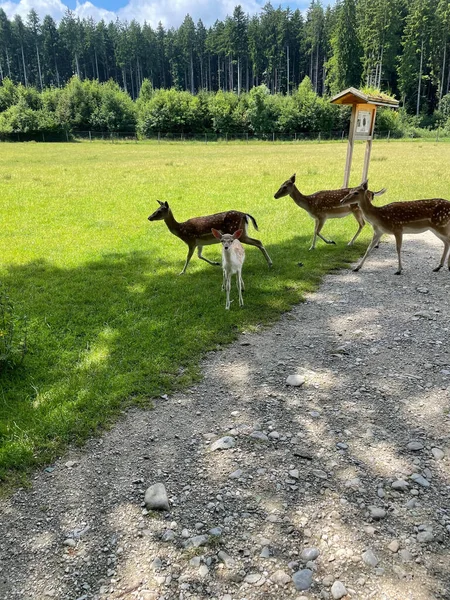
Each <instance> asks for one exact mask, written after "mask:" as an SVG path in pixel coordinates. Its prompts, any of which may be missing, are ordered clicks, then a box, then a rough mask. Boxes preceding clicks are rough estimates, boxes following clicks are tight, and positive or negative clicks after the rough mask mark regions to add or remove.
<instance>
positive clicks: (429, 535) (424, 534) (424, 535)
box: [417, 531, 434, 544]
mask: <svg viewBox="0 0 450 600" xmlns="http://www.w3.org/2000/svg"><path fill="white" fill-rule="evenodd" d="M433 540H434V535H433V532H432V531H419V533H418V534H417V541H418V542H420V543H421V544H427V543H428V542H432V541H433Z"/></svg>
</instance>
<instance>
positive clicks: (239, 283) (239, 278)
mask: <svg viewBox="0 0 450 600" xmlns="http://www.w3.org/2000/svg"><path fill="white" fill-rule="evenodd" d="M236 284H237V289H238V293H239V306H244V300H243V298H242V289H243V286H244V282H243V281H242V275H241V273H240V271H238V272H237V273H236Z"/></svg>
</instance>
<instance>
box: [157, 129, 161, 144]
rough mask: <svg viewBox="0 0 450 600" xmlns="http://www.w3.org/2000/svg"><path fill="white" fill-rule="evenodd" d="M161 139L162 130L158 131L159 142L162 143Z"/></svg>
mask: <svg viewBox="0 0 450 600" xmlns="http://www.w3.org/2000/svg"><path fill="white" fill-rule="evenodd" d="M160 141H161V132H160V131H158V144H159V143H160Z"/></svg>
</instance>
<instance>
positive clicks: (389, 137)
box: [388, 129, 391, 142]
mask: <svg viewBox="0 0 450 600" xmlns="http://www.w3.org/2000/svg"><path fill="white" fill-rule="evenodd" d="M390 139H391V130H390V129H389V131H388V142H389V140H390Z"/></svg>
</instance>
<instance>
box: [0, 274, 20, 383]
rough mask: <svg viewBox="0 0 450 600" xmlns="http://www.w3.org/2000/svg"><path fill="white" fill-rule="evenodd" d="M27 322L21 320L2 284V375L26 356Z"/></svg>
mask: <svg viewBox="0 0 450 600" xmlns="http://www.w3.org/2000/svg"><path fill="white" fill-rule="evenodd" d="M26 350H27V345H26V320H25V319H20V318H18V317H17V315H16V314H15V312H14V307H13V304H12V302H11V300H10V299H9V296H8V294H7V293H6V290H5V288H4V287H3V285H2V284H1V283H0V374H1V373H2V372H3V371H5V370H6V369H8V368H12V367H15V366H18V365H19V364H20V363H21V362H22V360H23V357H24V356H25V353H26Z"/></svg>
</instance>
